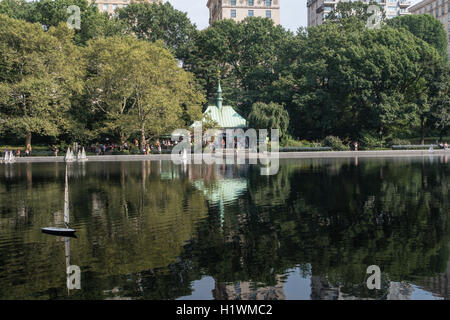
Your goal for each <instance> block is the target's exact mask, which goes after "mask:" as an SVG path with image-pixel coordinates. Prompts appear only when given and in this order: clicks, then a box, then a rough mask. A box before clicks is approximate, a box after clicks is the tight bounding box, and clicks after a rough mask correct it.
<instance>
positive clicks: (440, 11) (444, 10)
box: [409, 0, 450, 57]
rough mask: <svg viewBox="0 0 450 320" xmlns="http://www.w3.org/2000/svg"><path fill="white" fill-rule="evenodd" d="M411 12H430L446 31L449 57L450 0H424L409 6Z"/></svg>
mask: <svg viewBox="0 0 450 320" xmlns="http://www.w3.org/2000/svg"><path fill="white" fill-rule="evenodd" d="M409 11H410V12H411V14H425V13H428V14H431V15H432V16H434V17H435V18H436V19H438V20H439V21H440V22H441V23H442V24H443V25H444V28H445V31H446V32H447V52H448V55H449V57H450V0H424V1H421V2H419V3H416V4H415V5H413V6H411V7H410V8H409Z"/></svg>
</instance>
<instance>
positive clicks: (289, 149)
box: [280, 147, 331, 152]
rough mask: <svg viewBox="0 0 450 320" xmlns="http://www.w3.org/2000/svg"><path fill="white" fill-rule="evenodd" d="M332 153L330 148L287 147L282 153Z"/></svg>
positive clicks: (282, 149)
mask: <svg viewBox="0 0 450 320" xmlns="http://www.w3.org/2000/svg"><path fill="white" fill-rule="evenodd" d="M308 151H331V148H330V147H285V148H280V152H308Z"/></svg>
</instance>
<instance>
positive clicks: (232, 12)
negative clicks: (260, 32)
mask: <svg viewBox="0 0 450 320" xmlns="http://www.w3.org/2000/svg"><path fill="white" fill-rule="evenodd" d="M231 17H232V18H236V10H235V9H231Z"/></svg>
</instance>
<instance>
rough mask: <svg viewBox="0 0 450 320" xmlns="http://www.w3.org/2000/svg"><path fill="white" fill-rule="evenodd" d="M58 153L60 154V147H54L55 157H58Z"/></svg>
mask: <svg viewBox="0 0 450 320" xmlns="http://www.w3.org/2000/svg"><path fill="white" fill-rule="evenodd" d="M58 152H59V149H58V147H57V146H54V147H53V155H54V156H55V157H57V156H58Z"/></svg>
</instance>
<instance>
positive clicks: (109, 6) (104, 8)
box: [91, 0, 162, 14]
mask: <svg viewBox="0 0 450 320" xmlns="http://www.w3.org/2000/svg"><path fill="white" fill-rule="evenodd" d="M91 2H94V1H91ZM133 2H135V3H139V2H148V3H162V0H95V3H96V4H97V7H98V11H100V12H108V13H110V14H113V13H114V11H115V10H116V9H119V8H125V7H126V6H128V5H129V4H130V3H133Z"/></svg>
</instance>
